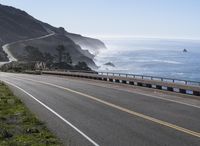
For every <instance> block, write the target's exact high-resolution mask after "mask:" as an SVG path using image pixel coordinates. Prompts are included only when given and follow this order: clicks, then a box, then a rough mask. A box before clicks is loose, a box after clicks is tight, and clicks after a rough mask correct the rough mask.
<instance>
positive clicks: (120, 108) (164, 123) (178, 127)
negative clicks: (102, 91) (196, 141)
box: [14, 77, 200, 138]
mask: <svg viewBox="0 0 200 146" xmlns="http://www.w3.org/2000/svg"><path fill="white" fill-rule="evenodd" d="M14 78H15V79H18V80H19V79H24V80H29V81H32V82H36V83H40V84H44V85H48V86H52V87H56V88H59V89H63V90H65V91H68V92H71V93H75V94H78V95H81V96H84V97H86V98H89V99H92V100H94V101H97V102H100V103H102V104H104V105H107V106H109V107H112V108H115V109H118V110H120V111H122V112H125V113H128V114H131V115H133V116H137V117H140V118H143V119H145V120H148V121H151V122H154V123H157V124H159V125H162V126H166V127H169V128H172V129H175V130H177V131H180V132H183V133H186V134H189V135H192V136H195V137H198V138H200V133H199V132H195V131H192V130H189V129H186V128H183V127H180V126H177V125H174V124H171V123H168V122H165V121H162V120H159V119H156V118H153V117H150V116H147V115H144V114H141V113H138V112H135V111H132V110H129V109H127V108H124V107H121V106H118V105H116V104H113V103H110V102H107V101H105V100H101V99H99V98H97V97H94V96H91V95H88V94H85V93H82V92H78V91H75V90H72V89H69V88H66V87H63V86H59V85H55V84H52V83H47V82H43V81H36V80H32V79H27V78H22V77H18V78H16V77H14Z"/></svg>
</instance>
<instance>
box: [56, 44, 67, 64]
mask: <svg viewBox="0 0 200 146" xmlns="http://www.w3.org/2000/svg"><path fill="white" fill-rule="evenodd" d="M56 50H57V51H58V62H59V63H61V62H63V55H64V52H65V46H64V45H59V46H58V47H57V48H56Z"/></svg>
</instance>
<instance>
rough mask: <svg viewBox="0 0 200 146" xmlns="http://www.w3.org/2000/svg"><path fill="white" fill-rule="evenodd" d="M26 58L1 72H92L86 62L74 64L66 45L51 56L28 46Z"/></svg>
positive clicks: (23, 57) (6, 65)
mask: <svg viewBox="0 0 200 146" xmlns="http://www.w3.org/2000/svg"><path fill="white" fill-rule="evenodd" d="M24 50H25V52H26V53H25V54H26V55H25V56H21V59H20V60H19V61H18V62H11V63H9V64H5V65H3V66H2V67H1V68H0V69H1V71H13V72H23V71H25V70H44V69H45V70H56V69H64V70H86V71H92V70H91V68H89V67H88V65H87V64H86V63H85V62H78V63H77V64H73V60H72V57H71V55H70V53H69V52H67V51H66V48H65V46H64V45H58V46H57V48H56V51H57V54H56V55H54V56H53V55H51V54H50V53H47V52H41V51H40V50H39V48H36V47H33V46H26V47H25V48H24Z"/></svg>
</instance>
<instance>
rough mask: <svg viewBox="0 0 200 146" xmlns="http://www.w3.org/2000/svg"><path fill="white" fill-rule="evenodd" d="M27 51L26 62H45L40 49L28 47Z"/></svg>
mask: <svg viewBox="0 0 200 146" xmlns="http://www.w3.org/2000/svg"><path fill="white" fill-rule="evenodd" d="M25 51H26V53H27V56H26V60H28V61H44V56H43V54H42V52H40V51H39V49H38V48H36V47H33V46H26V47H25Z"/></svg>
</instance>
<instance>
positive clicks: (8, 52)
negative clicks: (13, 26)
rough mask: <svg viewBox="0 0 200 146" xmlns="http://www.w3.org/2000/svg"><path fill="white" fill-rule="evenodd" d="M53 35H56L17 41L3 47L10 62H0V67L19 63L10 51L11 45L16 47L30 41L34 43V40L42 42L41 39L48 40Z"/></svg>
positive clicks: (52, 33) (51, 33)
mask: <svg viewBox="0 0 200 146" xmlns="http://www.w3.org/2000/svg"><path fill="white" fill-rule="evenodd" d="M53 35H55V33H54V32H50V34H47V35H44V36H40V37H36V38H30V39H26V40H19V41H15V42H12V43H8V44H5V45H3V46H2V48H3V51H4V52H5V53H6V54H7V57H8V59H9V61H7V62H0V66H2V65H4V64H7V63H10V62H12V61H17V59H16V58H15V57H14V56H13V54H12V53H11V52H10V50H9V47H10V46H11V45H14V44H17V43H23V42H28V41H32V40H40V39H44V38H48V37H50V36H53Z"/></svg>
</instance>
